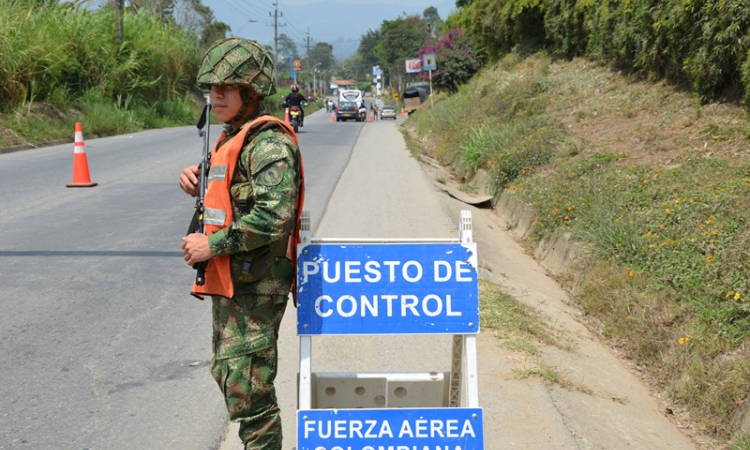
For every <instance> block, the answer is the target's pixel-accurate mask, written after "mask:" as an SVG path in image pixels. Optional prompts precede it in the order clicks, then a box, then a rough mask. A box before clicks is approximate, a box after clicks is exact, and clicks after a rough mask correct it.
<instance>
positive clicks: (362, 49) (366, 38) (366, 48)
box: [357, 30, 383, 66]
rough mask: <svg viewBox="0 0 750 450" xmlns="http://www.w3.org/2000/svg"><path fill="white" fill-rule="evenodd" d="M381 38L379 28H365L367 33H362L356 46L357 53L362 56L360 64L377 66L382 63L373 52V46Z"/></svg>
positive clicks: (375, 45)
mask: <svg viewBox="0 0 750 450" xmlns="http://www.w3.org/2000/svg"><path fill="white" fill-rule="evenodd" d="M382 39H383V36H382V35H381V33H380V30H374V31H373V30H367V33H365V34H363V35H362V37H361V38H360V39H359V47H358V48H357V54H358V55H360V56H361V57H362V64H365V65H370V66H377V65H378V64H381V63H382V62H381V61H379V60H378V55H377V54H375V47H377V45H378V44H379V43H380V41H381V40H382Z"/></svg>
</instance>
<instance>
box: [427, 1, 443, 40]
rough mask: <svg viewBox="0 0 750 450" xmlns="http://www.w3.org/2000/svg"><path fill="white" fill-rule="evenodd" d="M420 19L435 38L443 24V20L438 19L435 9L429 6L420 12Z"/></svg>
mask: <svg viewBox="0 0 750 450" xmlns="http://www.w3.org/2000/svg"><path fill="white" fill-rule="evenodd" d="M422 18H423V19H424V20H425V22H427V23H429V24H430V31H431V34H432V37H433V38H434V37H437V33H438V29H439V28H440V26H441V25H442V24H443V19H441V18H440V14H438V10H437V8H435V7H434V6H430V7H429V8H426V9H425V10H424V11H423V12H422Z"/></svg>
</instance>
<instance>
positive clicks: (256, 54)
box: [198, 37, 276, 97]
mask: <svg viewBox="0 0 750 450" xmlns="http://www.w3.org/2000/svg"><path fill="white" fill-rule="evenodd" d="M273 79H274V67H273V58H271V55H270V53H268V51H267V50H266V49H265V48H263V47H261V46H260V44H258V43H257V42H255V41H251V40H249V39H244V38H238V37H231V38H226V39H219V40H218V41H216V42H214V43H213V45H211V47H210V48H209V49H208V51H206V56H204V57H203V62H202V63H201V67H200V69H199V70H198V84H201V85H213V84H236V85H239V86H247V87H250V88H252V89H253V90H254V91H255V92H257V93H258V94H260V95H262V96H263V97H267V96H269V95H273V94H275V93H276V86H274V84H273Z"/></svg>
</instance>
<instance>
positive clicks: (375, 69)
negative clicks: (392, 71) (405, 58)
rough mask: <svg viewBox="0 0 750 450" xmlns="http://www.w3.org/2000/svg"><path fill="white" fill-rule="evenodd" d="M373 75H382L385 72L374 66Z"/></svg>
mask: <svg viewBox="0 0 750 450" xmlns="http://www.w3.org/2000/svg"><path fill="white" fill-rule="evenodd" d="M372 74H373V75H375V76H378V75H382V74H383V71H382V70H380V66H372Z"/></svg>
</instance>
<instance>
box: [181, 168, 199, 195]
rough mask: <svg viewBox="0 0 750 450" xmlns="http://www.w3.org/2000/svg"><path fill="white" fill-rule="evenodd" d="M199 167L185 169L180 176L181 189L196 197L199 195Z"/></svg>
mask: <svg viewBox="0 0 750 450" xmlns="http://www.w3.org/2000/svg"><path fill="white" fill-rule="evenodd" d="M198 171H199V168H198V165H197V164H196V165H194V166H190V167H185V169H184V170H183V171H182V173H181V174H180V189H182V190H183V191H185V192H186V193H188V194H190V195H192V196H193V197H195V196H196V195H198V182H199V180H198V175H199V172H198Z"/></svg>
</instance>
